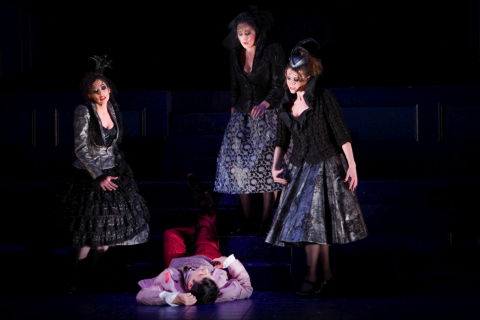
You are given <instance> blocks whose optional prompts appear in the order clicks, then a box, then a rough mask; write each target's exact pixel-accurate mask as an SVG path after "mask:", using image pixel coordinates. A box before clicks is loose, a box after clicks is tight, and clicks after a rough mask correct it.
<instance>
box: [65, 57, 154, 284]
mask: <svg viewBox="0 0 480 320" xmlns="http://www.w3.org/2000/svg"><path fill="white" fill-rule="evenodd" d="M94 58H95V59H96V62H97V70H96V72H93V73H88V74H87V75H86V76H85V77H84V79H83V81H82V89H83V95H84V97H85V104H82V105H79V106H78V107H77V108H76V109H75V114H74V139H75V140H74V148H75V155H76V160H75V162H74V163H73V168H72V171H73V173H72V175H71V178H70V181H69V183H68V187H67V190H65V193H64V194H63V196H62V200H61V205H62V214H63V215H64V217H65V218H66V220H67V224H68V227H67V228H68V230H69V234H70V239H71V245H72V246H73V248H75V259H74V260H75V266H76V267H75V268H77V267H78V264H79V262H80V263H81V262H82V261H85V258H86V257H87V256H88V254H89V252H90V249H91V248H94V249H95V251H96V253H103V252H105V251H106V250H107V249H108V248H109V247H110V246H119V245H134V244H139V243H144V242H146V241H147V240H148V237H149V225H148V221H149V211H148V208H147V206H146V203H145V200H144V199H143V197H142V196H141V195H140V194H139V193H138V187H137V185H136V183H135V181H134V179H133V173H132V171H131V169H130V167H129V165H128V164H127V163H126V162H125V160H124V157H123V155H122V153H121V151H120V149H119V144H120V141H121V137H122V121H121V114H120V110H119V109H118V105H117V103H116V102H115V100H114V98H113V95H112V84H111V82H110V80H109V79H108V78H107V77H106V76H105V75H104V74H103V70H104V68H105V67H106V66H107V65H108V64H109V61H108V60H106V57H97V56H95V57H94ZM74 271H75V270H74ZM73 276H74V278H75V276H76V274H74V275H73ZM72 281H73V282H74V281H75V279H73V280H72ZM72 285H74V284H73V283H72ZM72 289H73V290H74V288H72Z"/></svg>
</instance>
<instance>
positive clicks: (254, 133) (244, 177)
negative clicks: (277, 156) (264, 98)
mask: <svg viewBox="0 0 480 320" xmlns="http://www.w3.org/2000/svg"><path fill="white" fill-rule="evenodd" d="M276 130H277V111H276V110H274V109H273V110H267V111H265V113H264V114H263V115H262V116H260V117H252V116H251V115H250V114H248V113H242V112H236V113H233V114H232V115H231V117H230V121H229V122H228V125H227V128H226V129H225V134H224V136H223V141H222V146H221V147H220V152H219V154H218V158H217V173H216V176H215V186H214V191H215V192H220V193H228V194H246V193H263V192H272V191H278V190H281V189H282V185H281V184H279V183H276V182H274V181H273V177H272V162H273V151H274V149H275V138H276Z"/></svg>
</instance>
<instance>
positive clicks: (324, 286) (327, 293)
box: [315, 278, 338, 297]
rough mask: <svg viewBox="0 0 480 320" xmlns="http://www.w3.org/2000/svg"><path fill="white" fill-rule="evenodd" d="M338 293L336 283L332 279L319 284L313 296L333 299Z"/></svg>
mask: <svg viewBox="0 0 480 320" xmlns="http://www.w3.org/2000/svg"><path fill="white" fill-rule="evenodd" d="M337 292H338V288H337V283H336V281H335V279H334V278H330V279H328V280H323V281H322V282H320V283H319V284H318V286H317V288H316V290H315V295H318V296H322V297H333V296H336V295H337Z"/></svg>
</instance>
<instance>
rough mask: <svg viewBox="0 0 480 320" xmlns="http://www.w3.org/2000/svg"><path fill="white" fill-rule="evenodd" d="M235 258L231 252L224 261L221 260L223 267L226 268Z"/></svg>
mask: <svg viewBox="0 0 480 320" xmlns="http://www.w3.org/2000/svg"><path fill="white" fill-rule="evenodd" d="M235 260H237V259H235V256H234V255H233V253H232V254H231V255H229V256H228V258H227V259H225V261H223V268H224V269H225V268H228V266H230V265H231V264H232V263H233V262H234V261H235Z"/></svg>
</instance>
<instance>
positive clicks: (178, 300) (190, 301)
mask: <svg viewBox="0 0 480 320" xmlns="http://www.w3.org/2000/svg"><path fill="white" fill-rule="evenodd" d="M172 303H174V304H178V305H182V306H191V305H194V304H195V303H197V298H196V297H195V296H194V295H193V294H191V293H190V292H187V293H179V294H177V296H176V297H175V299H173V301H172Z"/></svg>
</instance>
